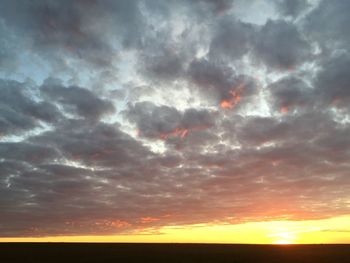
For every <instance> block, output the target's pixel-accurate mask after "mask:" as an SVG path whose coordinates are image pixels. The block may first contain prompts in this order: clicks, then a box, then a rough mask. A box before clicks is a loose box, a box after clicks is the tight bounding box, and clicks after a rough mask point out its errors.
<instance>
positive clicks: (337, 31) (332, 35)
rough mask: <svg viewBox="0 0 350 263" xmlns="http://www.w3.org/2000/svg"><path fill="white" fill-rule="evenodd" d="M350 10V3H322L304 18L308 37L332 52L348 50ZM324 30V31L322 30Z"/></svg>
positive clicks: (338, 0)
mask: <svg viewBox="0 0 350 263" xmlns="http://www.w3.org/2000/svg"><path fill="white" fill-rule="evenodd" d="M349 8H350V3H349V1H346V0H336V1H333V2H332V3H331V2H329V1H324V0H323V1H320V3H319V5H318V6H317V7H316V8H315V9H313V10H312V12H311V13H309V14H308V15H307V16H306V17H305V18H304V21H303V23H304V30H305V33H306V34H307V35H308V37H310V38H312V39H313V40H315V41H317V42H318V44H319V45H320V46H321V47H323V48H327V49H330V50H334V49H335V48H345V49H348V47H349V43H350V42H349V41H350V37H349V34H348V28H347V26H346V25H347V24H349V22H350V21H349V20H350V18H349V16H348V13H347V10H349ZM321 29H322V30H321Z"/></svg>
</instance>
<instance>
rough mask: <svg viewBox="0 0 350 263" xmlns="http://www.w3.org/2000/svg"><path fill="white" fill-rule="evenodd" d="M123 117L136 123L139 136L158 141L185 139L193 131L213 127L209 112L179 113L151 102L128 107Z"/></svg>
mask: <svg viewBox="0 0 350 263" xmlns="http://www.w3.org/2000/svg"><path fill="white" fill-rule="evenodd" d="M125 116H126V118H127V119H128V120H129V121H131V122H134V123H136V125H137V129H138V132H139V134H140V135H141V136H146V137H150V138H158V139H167V138H168V137H173V136H174V137H176V136H179V137H185V136H187V135H188V133H190V132H192V131H194V130H198V129H207V128H209V127H211V126H213V125H214V118H213V114H212V113H211V112H209V111H206V110H197V109H187V110H185V111H184V112H180V111H178V110H177V109H176V108H172V107H168V106H156V105H154V104H153V103H151V102H140V103H136V104H135V105H129V109H128V110H127V111H126V112H125Z"/></svg>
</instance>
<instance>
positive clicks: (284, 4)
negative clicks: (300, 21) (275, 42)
mask: <svg viewBox="0 0 350 263" xmlns="http://www.w3.org/2000/svg"><path fill="white" fill-rule="evenodd" d="M276 6H277V9H278V11H279V12H280V13H281V15H282V16H291V17H297V16H298V15H300V13H301V12H303V11H306V9H307V8H308V7H309V4H308V1H307V0H276Z"/></svg>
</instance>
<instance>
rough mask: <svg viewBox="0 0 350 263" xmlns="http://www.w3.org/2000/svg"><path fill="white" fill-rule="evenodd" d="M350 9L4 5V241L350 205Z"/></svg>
mask: <svg viewBox="0 0 350 263" xmlns="http://www.w3.org/2000/svg"><path fill="white" fill-rule="evenodd" d="M262 8H265V9H266V12H264V16H262V14H261V9H262ZM348 10H349V2H348V1H346V0H335V1H332V3H330V2H329V1H325V0H323V1H311V0H309V1H307V0H302V1H301V0H300V1H287V0H276V1H265V2H264V1H263V2H262V3H257V1H252V2H251V3H247V2H245V1H240V0H236V1H230V0H227V1H226V0H211V1H209V0H201V1H175V0H174V1H172V0H171V1H160V0H150V1H148V0H147V1H145V0H138V1H127V0H125V1H124V0H118V1H99V0H96V1H81V0H76V1H39V0H38V1H30V2H29V1H28V2H23V1H12V0H11V1H3V3H2V8H1V9H0V34H1V38H0V39H1V40H0V50H1V51H0V218H1V219H0V233H1V234H0V235H1V236H3V237H16V236H47V235H48V236H52V235H94V234H118V233H131V232H133V233H135V232H136V233H137V232H138V231H144V230H145V229H148V230H149V229H153V230H154V229H157V228H158V227H161V226H167V225H186V224H193V223H213V222H220V223H232V224H234V223H239V222H246V221H259V220H273V219H295V220H302V219H311V218H312V219H319V218H327V217H332V216H337V215H344V214H349V212H350V203H349V198H348V197H349V189H350V187H349V186H350V177H349V171H350V167H349V159H350V150H349V149H350V125H349V123H350V121H349V120H350V112H349V110H350V109H349V101H350V91H349V86H350V77H349V76H350V72H349V69H350V50H349V46H350V45H349V35H350V34H349V32H348V24H349V23H347V21H348V20H349V16H348V12H347V11H348ZM276 200H278V202H276Z"/></svg>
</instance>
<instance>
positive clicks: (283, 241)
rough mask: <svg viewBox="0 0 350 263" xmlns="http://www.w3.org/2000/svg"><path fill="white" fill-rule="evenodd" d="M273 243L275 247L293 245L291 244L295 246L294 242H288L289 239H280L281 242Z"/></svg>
mask: <svg viewBox="0 0 350 263" xmlns="http://www.w3.org/2000/svg"><path fill="white" fill-rule="evenodd" d="M273 243H274V244H275V245H291V244H294V242H293V241H292V240H288V239H279V240H276V241H275V242H273Z"/></svg>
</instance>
